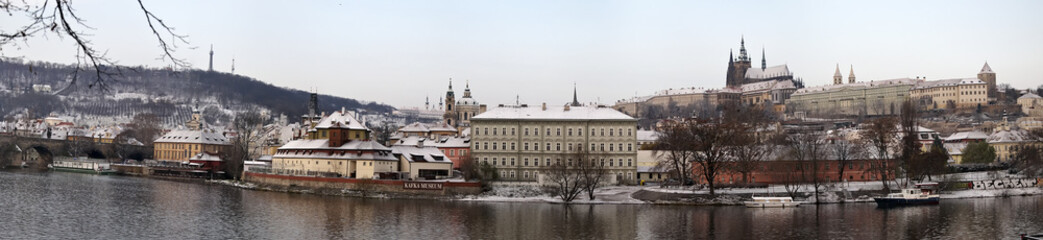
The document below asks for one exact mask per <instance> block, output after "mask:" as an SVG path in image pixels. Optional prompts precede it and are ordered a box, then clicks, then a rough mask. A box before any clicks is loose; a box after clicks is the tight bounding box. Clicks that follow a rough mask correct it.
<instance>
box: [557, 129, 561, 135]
mask: <svg viewBox="0 0 1043 240" xmlns="http://www.w3.org/2000/svg"><path fill="white" fill-rule="evenodd" d="M556 136H561V128H558V130H557V135H556Z"/></svg>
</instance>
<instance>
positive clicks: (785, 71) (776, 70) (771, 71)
mask: <svg viewBox="0 0 1043 240" xmlns="http://www.w3.org/2000/svg"><path fill="white" fill-rule="evenodd" d="M792 75H793V74H792V73H790V71H789V66H786V65H785V64H783V65H778V66H772V67H768V68H765V69H760V68H749V69H747V70H746V78H750V79H768V78H773V77H778V76H792Z"/></svg>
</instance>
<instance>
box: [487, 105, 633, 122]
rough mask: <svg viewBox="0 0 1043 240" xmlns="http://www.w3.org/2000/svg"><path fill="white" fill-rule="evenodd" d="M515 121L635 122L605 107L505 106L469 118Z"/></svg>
mask: <svg viewBox="0 0 1043 240" xmlns="http://www.w3.org/2000/svg"><path fill="white" fill-rule="evenodd" d="M492 119H516V120H635V119H634V118H632V117H630V116H627V115H626V114H623V113H621V112H619V111H616V110H615V109H612V108H607V107H569V110H565V107H564V106H547V109H546V110H543V108H542V107H541V106H535V107H517V106H507V107H498V108H493V109H490V110H489V111H486V112H485V113H482V114H478V115H477V116H474V117H472V118H471V120H472V121H474V120H492Z"/></svg>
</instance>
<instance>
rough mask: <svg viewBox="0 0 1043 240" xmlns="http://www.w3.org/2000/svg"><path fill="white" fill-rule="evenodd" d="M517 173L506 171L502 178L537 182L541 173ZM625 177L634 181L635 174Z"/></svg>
mask: <svg viewBox="0 0 1043 240" xmlns="http://www.w3.org/2000/svg"><path fill="white" fill-rule="evenodd" d="M515 173H516V172H515V171H514V170H511V171H506V170H504V171H500V176H502V177H504V178H508V179H527V180H536V179H539V178H540V171H532V172H531V173H532V174H531V175H530V174H529V173H530V172H529V171H521V174H517V175H516V174H515ZM609 174H611V175H616V177H617V178H619V179H623V176H624V175H623V173H622V172H618V173H615V174H612V173H609ZM625 176H626V180H633V179H634V173H633V172H627V173H626V175H625ZM518 177H521V178H518Z"/></svg>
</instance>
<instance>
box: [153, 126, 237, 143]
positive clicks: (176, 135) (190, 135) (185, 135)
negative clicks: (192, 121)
mask: <svg viewBox="0 0 1043 240" xmlns="http://www.w3.org/2000/svg"><path fill="white" fill-rule="evenodd" d="M155 142H157V143H199V144H216V145H227V144H229V142H228V138H225V136H224V135H222V134H219V133H217V132H214V131H213V130H208V129H205V130H188V129H176V130H171V131H170V132H168V133H167V134H163V136H162V137H159V139H156V141H155Z"/></svg>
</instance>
